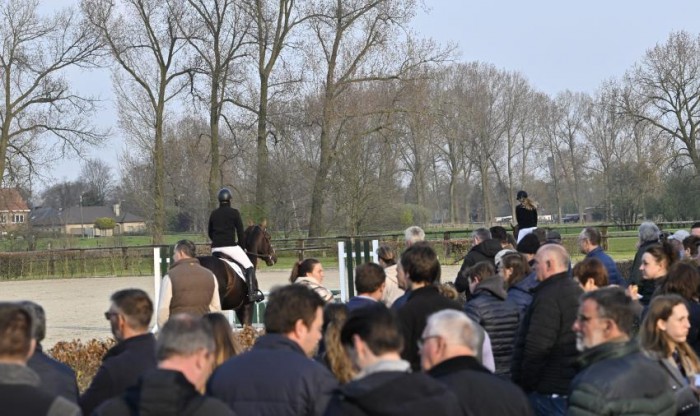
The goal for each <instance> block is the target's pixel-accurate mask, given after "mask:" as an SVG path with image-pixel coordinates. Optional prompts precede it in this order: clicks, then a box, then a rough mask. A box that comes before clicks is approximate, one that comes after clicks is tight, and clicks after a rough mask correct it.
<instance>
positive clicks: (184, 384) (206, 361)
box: [93, 314, 234, 416]
mask: <svg viewBox="0 0 700 416" xmlns="http://www.w3.org/2000/svg"><path fill="white" fill-rule="evenodd" d="M156 351H157V356H158V368H157V369H155V370H151V371H149V372H147V373H146V374H144V375H143V376H142V377H141V378H140V379H139V381H138V383H137V384H136V385H134V386H132V387H130V388H129V389H128V390H127V391H126V393H124V394H123V395H122V396H121V397H117V398H114V399H111V400H109V401H107V402H106V403H105V404H103V405H102V406H100V407H99V408H98V409H97V411H96V412H95V413H93V414H94V415H96V416H121V415H130V414H138V415H185V414H186V415H192V416H209V415H217V416H218V415H221V416H224V415H234V413H233V412H232V411H231V409H229V408H228V406H226V403H223V402H222V401H221V400H218V399H215V398H212V397H206V396H202V394H201V392H202V391H204V386H205V384H206V382H207V379H208V378H209V375H211V372H212V370H213V368H214V362H215V359H216V344H215V342H214V336H213V333H212V328H211V325H209V322H208V321H207V320H206V319H201V318H200V317H198V316H195V315H191V314H178V315H173V317H172V318H170V319H169V320H168V322H167V323H166V324H165V325H164V326H163V328H161V330H160V333H159V334H158V343H157V349H156Z"/></svg>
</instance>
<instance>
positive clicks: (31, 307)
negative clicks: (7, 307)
mask: <svg viewBox="0 0 700 416" xmlns="http://www.w3.org/2000/svg"><path fill="white" fill-rule="evenodd" d="M19 304H20V305H21V306H22V307H23V308H24V309H26V310H27V312H29V315H31V317H32V324H33V325H32V338H34V339H35V340H36V342H41V341H43V340H44V338H46V312H44V308H43V307H41V305H39V304H38V303H34V302H32V301H30V300H25V301H22V302H20V303H19Z"/></svg>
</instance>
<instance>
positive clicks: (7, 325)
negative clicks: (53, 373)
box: [0, 302, 80, 416]
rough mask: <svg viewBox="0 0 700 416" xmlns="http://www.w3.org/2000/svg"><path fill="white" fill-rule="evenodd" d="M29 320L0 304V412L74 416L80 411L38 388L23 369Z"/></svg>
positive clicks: (8, 305)
mask: <svg viewBox="0 0 700 416" xmlns="http://www.w3.org/2000/svg"><path fill="white" fill-rule="evenodd" d="M33 348H34V341H33V340H32V317H31V315H30V314H29V312H28V311H27V310H26V309H25V308H23V307H22V306H20V305H19V304H15V303H7V302H3V303H0V409H1V412H2V414H3V415H5V416H24V415H32V416H34V415H37V416H41V415H47V416H64V415H65V416H69V415H70V416H77V415H80V408H78V406H77V405H76V404H74V403H71V402H70V401H69V400H68V399H66V398H64V397H61V396H57V395H53V394H51V393H48V392H46V391H45V390H43V389H42V388H40V387H39V386H40V384H41V380H40V379H39V376H38V375H37V374H36V373H35V372H34V371H33V370H32V369H30V368H28V367H27V360H28V359H29V357H30V356H31V355H32V352H33V351H32V350H33Z"/></svg>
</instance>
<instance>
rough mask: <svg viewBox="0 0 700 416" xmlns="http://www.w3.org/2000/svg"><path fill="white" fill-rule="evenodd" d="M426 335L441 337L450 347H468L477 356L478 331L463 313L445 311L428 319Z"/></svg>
mask: <svg viewBox="0 0 700 416" xmlns="http://www.w3.org/2000/svg"><path fill="white" fill-rule="evenodd" d="M425 328H426V330H425V333H427V334H429V335H431V336H439V337H442V338H443V339H445V341H446V342H447V343H448V344H450V345H457V346H461V347H467V348H469V349H470V350H472V352H474V353H475V354H476V352H477V351H478V349H479V336H478V332H477V331H478V330H477V328H476V325H475V324H474V322H473V321H472V320H471V319H469V317H468V316H467V315H466V314H464V313H463V312H460V311H456V310H452V309H445V310H442V311H439V312H435V313H434V314H432V315H430V316H429V317H428V323H427V325H426V327H425Z"/></svg>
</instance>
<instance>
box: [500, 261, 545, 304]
mask: <svg viewBox="0 0 700 416" xmlns="http://www.w3.org/2000/svg"><path fill="white" fill-rule="evenodd" d="M498 274H500V275H501V276H503V279H505V281H506V287H507V288H508V298H507V299H508V300H509V301H511V302H515V304H516V305H518V307H519V308H520V316H521V317H522V316H523V314H524V313H525V310H526V309H527V307H528V306H529V305H530V303H531V302H532V293H531V291H530V290H531V289H532V288H534V287H535V286H537V283H538V282H537V277H536V276H535V274H534V273H533V272H532V271H531V269H530V265H529V264H528V262H527V259H526V258H525V256H524V255H522V254H521V253H517V252H516V253H508V254H506V255H505V256H503V257H502V258H501V262H500V263H499V265H498Z"/></svg>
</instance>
